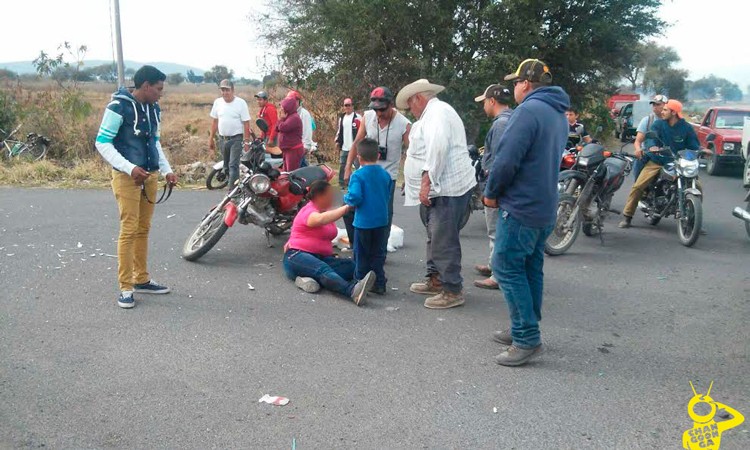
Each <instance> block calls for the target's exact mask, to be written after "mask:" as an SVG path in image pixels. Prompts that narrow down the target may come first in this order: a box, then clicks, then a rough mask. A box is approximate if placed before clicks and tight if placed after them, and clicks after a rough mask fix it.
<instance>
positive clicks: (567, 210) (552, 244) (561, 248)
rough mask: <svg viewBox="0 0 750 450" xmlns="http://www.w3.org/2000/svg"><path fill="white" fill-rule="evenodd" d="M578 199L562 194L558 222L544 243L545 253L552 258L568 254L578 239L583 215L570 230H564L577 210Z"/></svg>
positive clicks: (576, 219)
mask: <svg viewBox="0 0 750 450" xmlns="http://www.w3.org/2000/svg"><path fill="white" fill-rule="evenodd" d="M575 204H576V198H575V197H573V196H572V195H568V194H562V195H560V200H559V201H558V203H557V220H556V222H555V228H554V229H553V230H552V233H551V234H550V235H549V237H548V238H547V242H545V243H544V253H546V254H548V255H550V256H559V255H562V254H563V253H565V252H567V251H568V250H569V249H570V247H571V246H572V245H573V243H574V242H575V241H576V238H577V237H578V233H580V231H581V214H580V212H579V213H578V214H577V217H576V218H575V219H574V220H573V225H572V226H571V227H570V229H569V230H567V231H566V230H563V229H562V225H563V224H565V223H566V222H567V221H568V219H569V218H570V214H571V213H572V211H573V209H574V208H575Z"/></svg>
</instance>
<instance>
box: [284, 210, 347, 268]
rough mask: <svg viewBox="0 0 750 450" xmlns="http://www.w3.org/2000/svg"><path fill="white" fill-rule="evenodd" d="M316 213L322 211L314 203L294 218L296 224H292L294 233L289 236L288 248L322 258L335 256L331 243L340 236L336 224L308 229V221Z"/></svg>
mask: <svg viewBox="0 0 750 450" xmlns="http://www.w3.org/2000/svg"><path fill="white" fill-rule="evenodd" d="M314 212H320V211H318V209H317V208H316V207H315V205H314V204H313V202H309V203H308V204H306V205H305V206H303V207H302V209H300V210H299V212H298V213H297V217H295V218H294V223H292V233H291V236H289V242H287V248H289V249H290V250H292V249H293V250H302V251H303V252H308V253H315V254H316V255H322V256H330V255H333V244H331V241H332V240H334V239H335V238H336V235H337V234H338V229H337V228H336V224H335V223H329V224H327V225H323V226H322V227H315V228H311V227H308V226H307V219H308V218H309V217H310V214H312V213H314Z"/></svg>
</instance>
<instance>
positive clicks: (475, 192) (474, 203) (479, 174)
mask: <svg viewBox="0 0 750 450" xmlns="http://www.w3.org/2000/svg"><path fill="white" fill-rule="evenodd" d="M468 150H469V157H470V158H471V165H472V166H473V167H474V177H475V178H476V180H477V185H476V186H474V188H473V189H472V191H471V199H470V200H469V204H468V206H467V207H466V211H464V215H463V216H461V222H459V224H458V229H459V230H462V229H463V228H464V227H465V226H466V224H467V223H468V222H469V217H471V213H472V212H474V211H478V210H480V209H481V210H484V204H483V203H482V195H483V193H484V184H485V182H486V181H487V176H486V175H485V173H484V169H483V168H482V156H483V155H484V147H482V148H479V149H478V148H477V146H476V145H469V146H468ZM419 218H420V219H421V220H422V225H424V226H425V227H426V226H427V207H426V206H424V205H422V204H420V205H419Z"/></svg>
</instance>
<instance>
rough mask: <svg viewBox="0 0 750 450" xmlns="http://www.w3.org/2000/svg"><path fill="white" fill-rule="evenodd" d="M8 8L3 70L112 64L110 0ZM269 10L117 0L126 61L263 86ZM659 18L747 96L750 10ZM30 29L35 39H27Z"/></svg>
mask: <svg viewBox="0 0 750 450" xmlns="http://www.w3.org/2000/svg"><path fill="white" fill-rule="evenodd" d="M4 3H7V4H5V5H3V15H4V16H5V17H14V18H23V17H26V18H28V19H27V20H6V21H3V24H2V26H0V29H2V34H3V38H2V39H3V43H2V45H1V46H0V62H11V61H24V60H32V59H34V58H35V57H36V56H37V55H38V53H39V51H40V50H42V49H45V50H47V51H48V52H50V53H54V52H55V49H56V48H57V46H58V44H59V43H61V42H63V41H66V40H67V41H70V42H71V43H72V44H74V45H81V44H85V45H87V46H88V53H87V59H103V60H112V59H113V50H112V48H113V47H112V39H111V31H110V30H111V28H110V3H111V1H110V0H70V1H65V0H18V1H12V2H4ZM264 5H265V1H264V0H213V1H208V2H188V1H185V0H182V1H179V2H178V1H175V0H120V13H121V22H122V35H123V49H124V54H125V59H128V60H133V61H139V62H157V61H164V62H173V63H179V64H185V65H189V66H194V67H199V68H203V69H209V68H210V67H211V66H214V65H216V64H223V65H226V66H228V67H230V68H231V69H234V71H235V73H236V74H237V75H238V76H246V77H250V78H261V77H262V76H263V75H264V73H265V70H264V69H263V68H264V66H265V67H268V63H271V64H272V62H273V57H272V56H271V57H270V58H266V63H264V55H265V54H266V53H268V54H269V55H271V53H269V52H267V51H265V49H264V48H263V47H262V43H261V42H259V40H258V39H257V30H258V29H259V28H261V26H260V25H259V24H257V23H253V22H251V21H250V19H249V18H248V16H249V15H250V14H251V13H253V12H258V11H262V10H263V8H264ZM660 14H661V17H662V18H663V19H664V20H666V21H667V22H668V23H670V24H671V26H670V27H668V28H667V29H666V30H664V32H663V33H660V34H659V35H658V36H657V37H656V40H657V41H658V42H659V43H660V44H662V45H669V46H672V47H674V48H675V49H676V50H677V52H678V54H679V55H680V56H681V57H682V63H681V64H680V66H681V67H682V68H685V69H688V70H689V71H690V78H691V79H697V78H700V77H702V76H705V75H708V74H710V73H714V74H716V75H719V76H723V77H726V78H729V79H730V80H732V81H734V82H736V83H738V84H739V85H740V87H741V88H742V89H743V90H745V88H746V86H748V85H749V84H750V58H747V57H746V55H747V44H748V37H747V36H748V34H747V28H746V27H747V24H748V18H749V17H750V2H748V1H747V0H711V1H710V2H705V1H702V0H664V6H663V7H662V9H661V11H660ZM32 18H33V19H32ZM152 18H155V19H156V20H155V21H154V20H153V19H152ZM30 23H33V29H34V30H35V32H33V33H29V31H28V30H29V24H30ZM8 36H18V39H12V38H11V39H9V38H8Z"/></svg>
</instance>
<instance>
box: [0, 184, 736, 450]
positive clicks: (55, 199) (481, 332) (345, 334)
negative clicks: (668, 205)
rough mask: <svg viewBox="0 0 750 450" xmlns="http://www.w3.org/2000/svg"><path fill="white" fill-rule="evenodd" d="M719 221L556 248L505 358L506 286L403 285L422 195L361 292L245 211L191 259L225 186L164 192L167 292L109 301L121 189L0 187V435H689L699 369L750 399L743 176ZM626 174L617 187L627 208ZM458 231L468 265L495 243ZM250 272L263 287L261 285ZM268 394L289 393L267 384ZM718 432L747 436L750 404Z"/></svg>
mask: <svg viewBox="0 0 750 450" xmlns="http://www.w3.org/2000/svg"><path fill="white" fill-rule="evenodd" d="M704 183H705V188H706V193H707V203H706V205H705V210H706V222H707V227H708V235H707V236H702V237H701V238H700V240H699V241H698V243H697V245H696V246H695V247H694V248H691V249H687V248H684V247H682V246H681V245H680V244H679V241H678V239H677V235H676V230H675V227H676V224H675V221H674V220H673V219H668V220H664V221H663V222H662V223H661V224H660V225H659V226H658V227H651V226H648V225H646V223H645V221H644V220H643V218H642V217H638V218H636V219H635V220H634V223H635V224H636V228H633V229H631V230H626V231H624V230H619V229H617V228H616V222H617V220H618V218H617V217H612V218H610V219H609V224H608V228H607V229H606V230H605V235H604V243H603V244H602V243H600V241H599V240H598V239H591V238H587V237H585V236H583V235H581V237H579V240H578V242H576V244H575V246H574V247H573V248H572V249H571V252H570V253H569V254H567V255H565V256H562V257H558V258H548V259H547V265H546V274H547V276H546V280H545V282H546V286H545V303H544V321H543V322H542V335H543V339H544V340H545V342H546V343H547V345H548V348H549V350H548V352H547V353H546V354H545V355H544V356H542V357H541V358H540V359H538V360H537V361H536V362H534V363H533V364H530V365H528V366H526V367H522V368H515V369H511V368H505V367H501V366H498V365H496V364H495V363H494V361H493V357H494V356H495V355H497V354H498V353H499V352H500V348H499V346H498V344H495V343H493V342H491V341H490V333H491V332H492V331H493V330H495V329H499V328H501V327H504V326H507V324H508V314H507V309H506V306H505V302H504V300H503V298H502V295H501V294H500V293H499V292H497V291H495V292H488V291H482V290H478V289H475V288H473V287H470V285H469V287H467V288H466V296H467V299H468V300H467V303H466V305H464V306H463V307H460V308H456V309H453V310H448V311H432V310H427V309H425V308H424V307H423V306H422V302H423V298H422V297H419V296H416V295H412V294H410V293H409V292H408V286H409V283H410V282H411V281H414V280H416V279H418V278H420V276H421V275H422V273H423V268H422V264H423V263H422V260H423V259H424V256H423V255H424V244H423V242H424V231H423V229H422V228H421V225H420V224H419V221H418V215H417V211H416V210H415V209H407V208H404V207H401V206H399V207H397V209H396V214H395V223H396V224H398V225H400V226H402V227H403V228H404V229H405V230H406V241H407V244H406V247H405V248H404V249H402V250H400V251H398V252H397V253H394V254H391V255H390V256H389V259H388V263H387V266H386V271H387V273H388V276H389V278H390V280H391V284H390V286H391V287H393V288H397V289H398V290H391V291H389V292H388V295H387V296H385V297H382V298H374V299H372V301H371V303H370V305H369V306H368V307H366V308H356V307H355V306H353V305H352V304H350V303H347V302H345V301H344V300H342V299H339V298H336V297H335V296H333V295H329V294H305V293H303V292H301V291H299V290H297V289H296V288H295V287H294V285H293V284H292V283H291V282H289V281H288V280H287V279H285V277H284V276H283V275H282V273H281V268H280V259H281V246H282V244H283V241H282V240H278V241H276V244H277V245H276V247H275V248H266V245H265V238H264V237H263V234H262V232H261V231H260V230H258V229H256V228H251V227H243V226H238V227H237V228H234V229H231V230H230V231H229V232H228V233H227V235H226V236H225V237H224V239H223V240H222V241H221V242H220V244H219V247H220V249H215V250H214V251H212V252H210V253H209V254H208V255H207V256H206V257H204V258H203V259H202V260H200V262H198V263H188V262H185V261H183V260H181V259H180V249H181V246H182V243H183V241H184V239H185V237H186V236H187V235H188V233H189V231H190V230H191V229H192V227H193V226H194V225H195V224H196V221H197V220H199V219H200V217H201V215H202V213H203V212H204V211H205V210H207V208H208V207H209V206H210V205H211V204H212V203H213V202H215V201H217V200H218V196H219V194H217V193H213V192H188V191H179V192H176V193H175V194H174V195H173V196H172V199H171V200H170V201H169V202H168V203H167V204H165V205H160V206H158V207H157V212H156V215H155V218H154V224H153V230H152V235H151V236H152V239H151V241H152V247H151V248H152V251H151V257H150V261H151V268H152V275H153V277H154V278H155V279H157V280H159V281H161V282H164V283H167V284H169V285H170V286H171V287H172V288H173V293H172V294H170V295H167V296H159V297H149V298H142V299H141V298H138V300H139V301H138V304H137V307H136V308H135V309H133V310H129V311H125V310H121V309H120V308H118V307H117V306H116V303H115V296H116V259H114V258H113V257H111V256H108V255H113V254H114V253H115V251H116V249H115V242H114V241H115V236H116V232H117V220H116V205H115V202H114V200H113V198H112V195H111V193H110V192H108V191H96V190H44V189H33V190H24V189H10V188H3V189H0V286H1V287H0V447H9V448H13V447H32V448H39V447H46V448H273V449H284V448H290V447H291V446H292V442H293V440H295V441H296V445H297V447H298V448H300V449H302V448H349V449H351V448H503V449H506V448H516V449H540V448H555V449H560V448H576V449H582V448H583V449H585V448H591V449H603V448H622V449H633V448H681V439H682V432H683V431H684V430H686V429H688V428H689V427H691V425H692V424H691V422H690V420H689V418H688V416H687V411H686V406H687V402H688V401H689V400H690V398H691V396H692V392H691V389H690V385H689V381H693V383H694V384H695V385H696V388H697V389H698V390H699V391H702V392H705V391H706V389H707V388H708V385H709V383H710V382H711V380H714V384H713V389H712V391H711V395H712V397H713V398H714V399H715V400H716V401H719V402H722V403H725V404H727V405H730V406H732V407H734V408H736V409H738V410H739V411H741V412H744V414H745V415H747V416H750V381H749V380H750V378H749V377H748V371H749V369H750V362H749V361H748V356H749V355H750V336H749V334H750V333H749V332H748V326H747V323H748V322H750V308H749V307H748V299H750V277H749V276H748V270H747V269H748V262H749V261H750V240H749V239H748V238H747V236H745V231H744V229H743V228H742V225H741V224H740V223H739V221H737V220H736V219H734V218H733V217H731V215H730V211H731V209H732V207H734V206H735V205H739V204H740V202H741V200H742V198H743V195H744V191H743V190H742V188H741V185H740V184H741V183H740V180H739V179H738V178H736V177H720V178H716V177H708V176H705V177H704ZM629 184H630V183H629V182H628V185H627V186H626V187H625V188H623V190H622V191H621V192H620V193H619V194H618V197H617V200H616V202H615V206H618V207H622V204H623V202H624V196H625V194H626V193H627V189H628V187H629ZM486 244H487V243H486V238H485V236H484V220H483V217H482V215H481V213H477V214H474V215H473V216H472V218H471V220H470V222H469V224H468V225H467V227H466V228H465V230H464V232H463V248H464V267H465V269H464V276H465V278H466V279H467V280H468V281H470V280H471V279H473V278H474V275H473V274H472V273H471V270H470V267H471V266H472V265H473V264H475V263H478V262H482V261H484V259H485V256H486V253H487V251H486ZM248 283H251V284H252V285H253V286H254V287H255V290H252V291H251V290H249V288H248ZM264 394H271V395H283V396H286V397H288V398H290V399H291V402H290V403H289V404H288V405H287V406H271V405H267V404H261V403H258V399H259V398H260V397H261V396H263V395H264ZM721 444H722V446H721V448H722V449H746V448H750V423H748V422H745V423H744V424H742V425H740V426H739V427H738V428H735V429H733V430H732V431H728V432H726V433H725V435H724V436H723V437H722V441H721Z"/></svg>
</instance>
